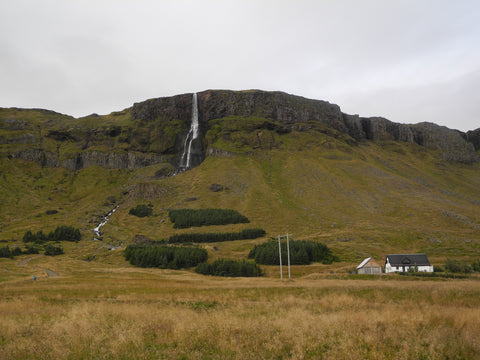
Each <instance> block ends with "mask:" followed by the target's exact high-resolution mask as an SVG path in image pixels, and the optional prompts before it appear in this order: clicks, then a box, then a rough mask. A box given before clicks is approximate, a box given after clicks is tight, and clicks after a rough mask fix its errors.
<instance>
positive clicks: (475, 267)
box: [472, 260, 480, 272]
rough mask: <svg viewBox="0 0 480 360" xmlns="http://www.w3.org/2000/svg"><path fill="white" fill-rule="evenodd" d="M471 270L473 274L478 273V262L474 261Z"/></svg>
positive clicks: (479, 265) (479, 267)
mask: <svg viewBox="0 0 480 360" xmlns="http://www.w3.org/2000/svg"><path fill="white" fill-rule="evenodd" d="M472 270H473V271H475V272H480V260H477V261H474V262H473V263H472Z"/></svg>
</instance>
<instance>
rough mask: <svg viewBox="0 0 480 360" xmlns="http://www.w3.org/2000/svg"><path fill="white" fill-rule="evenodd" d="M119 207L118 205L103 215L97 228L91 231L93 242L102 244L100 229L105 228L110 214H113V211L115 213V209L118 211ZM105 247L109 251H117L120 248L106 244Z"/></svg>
mask: <svg viewBox="0 0 480 360" xmlns="http://www.w3.org/2000/svg"><path fill="white" fill-rule="evenodd" d="M119 206H120V205H117V206H115V207H114V208H113V209H112V210H110V211H109V212H108V213H107V215H105V216H104V217H103V219H102V221H101V222H100V223H99V224H98V225H97V227H95V228H94V229H93V234H94V236H93V240H98V241H102V242H103V239H102V234H101V232H100V228H101V227H102V226H105V225H106V224H107V223H108V221H109V220H110V216H112V214H113V213H114V212H115V211H117V209H118V207H119ZM106 246H107V247H108V248H109V249H110V250H116V249H119V248H120V246H115V245H112V244H106Z"/></svg>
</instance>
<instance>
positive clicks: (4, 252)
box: [0, 246, 13, 259]
mask: <svg viewBox="0 0 480 360" xmlns="http://www.w3.org/2000/svg"><path fill="white" fill-rule="evenodd" d="M0 258H7V259H11V258H13V255H12V252H11V251H10V248H9V247H8V246H3V247H1V248H0Z"/></svg>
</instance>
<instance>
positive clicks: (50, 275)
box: [35, 266, 59, 277]
mask: <svg viewBox="0 0 480 360" xmlns="http://www.w3.org/2000/svg"><path fill="white" fill-rule="evenodd" d="M35 268H37V269H40V270H43V271H45V272H46V273H47V276H48V277H55V276H59V275H58V274H57V273H56V272H55V271H53V270H50V269H46V268H42V267H40V266H35Z"/></svg>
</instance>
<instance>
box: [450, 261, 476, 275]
mask: <svg viewBox="0 0 480 360" xmlns="http://www.w3.org/2000/svg"><path fill="white" fill-rule="evenodd" d="M445 270H446V271H448V272H452V273H458V274H470V273H472V272H480V260H477V261H474V262H473V263H472V264H469V263H467V262H466V261H460V260H453V259H447V261H446V262H445Z"/></svg>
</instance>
